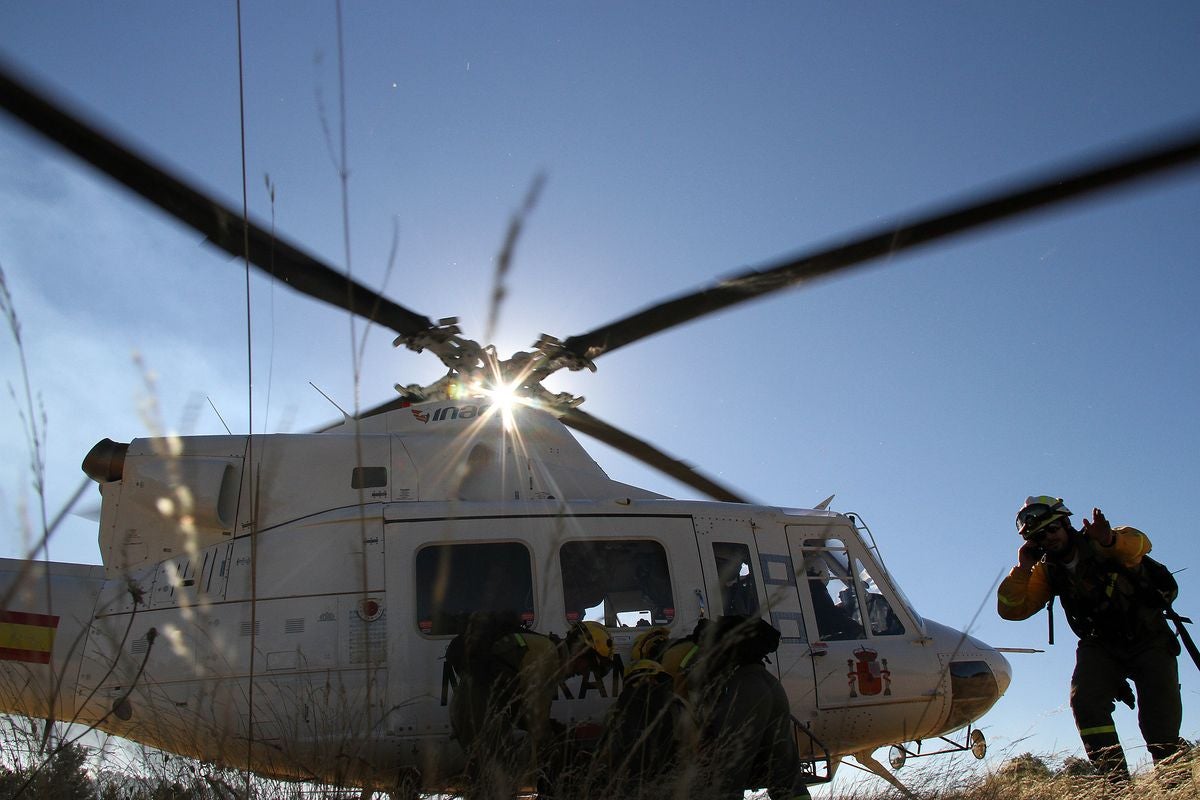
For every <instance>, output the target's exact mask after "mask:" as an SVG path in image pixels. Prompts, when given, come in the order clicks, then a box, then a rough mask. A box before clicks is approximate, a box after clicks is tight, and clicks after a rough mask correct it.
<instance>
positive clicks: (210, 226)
mask: <svg viewBox="0 0 1200 800" xmlns="http://www.w3.org/2000/svg"><path fill="white" fill-rule="evenodd" d="M0 106H3V108H4V109H5V110H6V111H8V112H9V113H10V114H12V115H13V116H14V117H16V118H17V119H19V120H21V121H22V122H24V123H25V124H26V125H28V126H29V127H30V128H32V129H33V130H34V131H36V132H38V133H40V134H41V135H42V136H45V137H46V138H48V139H50V140H51V141H54V142H56V143H57V144H59V145H61V146H62V147H64V148H66V149H67V150H69V151H70V152H72V153H74V154H75V155H76V156H78V157H79V158H81V159H83V160H84V161H86V162H88V163H89V164H91V165H92V166H93V167H95V168H96V169H98V170H100V171H101V172H103V173H104V174H106V175H108V176H109V177H110V178H112V179H114V180H116V181H118V182H120V183H123V184H125V186H126V187H127V188H129V189H131V190H132V191H134V192H135V193H137V194H139V195H141V196H142V197H143V198H145V199H146V200H147V201H149V202H150V203H153V204H154V205H156V206H158V207H159V208H161V209H162V210H163V211H166V212H167V213H168V214H170V215H172V216H174V217H175V218H176V219H178V220H179V221H181V222H183V223H184V224H185V225H188V226H190V227H192V228H194V229H195V230H197V231H198V232H200V233H201V234H202V235H203V236H205V237H206V238H207V239H208V241H210V242H212V243H213V244H214V245H216V246H217V247H219V248H221V249H222V250H224V251H225V252H227V253H229V254H231V255H233V256H236V257H238V258H242V257H243V256H244V257H246V258H247V259H249V261H250V263H251V264H253V265H254V266H256V267H258V268H259V269H261V270H263V271H264V272H267V273H268V274H271V275H273V276H275V277H277V278H280V279H282V280H283V281H285V282H286V283H288V284H289V285H290V286H291V287H292V288H293V289H295V290H296V291H299V292H303V293H304V294H306V295H308V296H310V297H314V298H316V299H317V300H320V301H322V302H325V303H329V304H331V305H334V306H337V307H338V308H342V309H345V310H347V311H350V312H351V313H354V314H358V315H359V316H361V317H364V318H366V319H368V320H372V321H374V322H377V323H379V324H381V325H385V326H387V327H388V328H391V329H392V330H394V331H395V332H397V333H399V334H403V335H406V336H408V335H412V334H416V333H420V332H421V331H424V330H427V329H429V328H431V327H433V323H432V322H431V321H430V320H429V319H427V318H425V317H423V316H421V315H420V314H417V313H415V312H413V311H410V310H408V309H407V308H404V307H403V306H401V305H399V304H397V303H394V302H392V301H391V300H388V299H387V298H385V297H383V296H381V295H380V294H378V293H377V292H375V291H373V290H371V289H369V288H367V287H366V286H363V285H362V284H360V283H358V282H357V281H354V280H352V279H351V278H350V277H349V276H347V275H345V274H343V273H341V272H339V271H337V270H335V269H333V268H332V267H330V266H327V265H326V264H324V263H323V262H321V261H319V260H318V259H316V258H315V257H313V256H311V255H309V254H308V253H305V252H304V251H303V250H301V249H300V248H298V247H296V246H295V245H292V244H289V243H288V242H285V241H284V240H282V239H280V238H279V237H278V236H276V235H273V234H271V233H269V232H268V231H266V230H264V229H263V228H261V227H259V226H258V225H255V224H253V223H246V224H245V225H244V224H243V220H242V215H241V214H240V213H237V212H235V211H232V210H230V209H229V208H226V207H225V206H223V205H221V204H220V203H218V202H217V201H216V200H214V199H212V198H211V197H209V196H207V195H206V194H204V193H203V192H201V191H200V190H198V189H196V188H194V187H192V186H191V185H189V184H187V183H186V182H184V181H183V180H182V179H181V178H179V177H177V176H175V175H172V174H171V173H170V172H168V171H167V170H166V169H165V168H164V167H162V166H159V165H156V164H154V163H152V162H151V161H150V160H149V159H148V158H146V157H144V156H141V155H138V154H137V153H136V152H134V151H133V150H132V149H131V148H130V147H128V146H125V145H123V144H120V143H118V142H117V141H116V140H115V139H114V138H113V137H111V136H109V135H106V134H104V133H101V132H100V131H99V129H98V128H96V127H95V126H94V125H90V124H88V123H86V122H83V121H82V120H81V119H80V118H79V117H78V116H76V115H74V114H71V113H68V112H67V111H66V110H64V107H63V106H62V105H61V104H59V103H56V102H53V101H51V100H49V99H48V98H47V97H46V96H44V95H42V94H39V93H38V92H36V91H35V90H34V89H32V88H31V87H30V86H29V85H28V84H24V83H22V82H21V81H19V80H18V79H17V78H16V76H15V75H14V74H13V71H12V70H11V69H10V68H9V67H8V65H6V64H4V63H2V62H0Z"/></svg>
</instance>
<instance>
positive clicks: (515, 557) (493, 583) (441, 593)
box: [416, 542, 534, 636]
mask: <svg viewBox="0 0 1200 800" xmlns="http://www.w3.org/2000/svg"><path fill="white" fill-rule="evenodd" d="M416 566H417V569H416V572H417V575H416V578H417V581H416V584H417V626H418V627H419V628H420V630H421V632H422V633H425V634H430V635H433V636H441V635H452V634H457V633H461V632H462V628H463V625H464V624H465V622H466V618H467V616H468V615H469V614H470V613H471V612H473V611H490V612H495V613H497V614H504V615H511V616H512V617H514V618H515V619H516V620H519V621H520V622H521V623H522V624H524V625H526V626H529V625H532V624H533V621H534V613H533V611H534V610H533V575H532V572H531V568H530V558H529V550H528V549H527V548H526V547H525V545H523V544H521V543H520V542H481V543H469V544H442V545H431V546H429V547H424V548H422V549H421V550H420V551H419V552H418V553H417V565H416Z"/></svg>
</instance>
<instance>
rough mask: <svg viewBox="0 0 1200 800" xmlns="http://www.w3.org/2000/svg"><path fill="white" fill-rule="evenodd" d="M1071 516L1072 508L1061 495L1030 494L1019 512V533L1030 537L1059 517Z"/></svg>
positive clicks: (1025, 537)
mask: <svg viewBox="0 0 1200 800" xmlns="http://www.w3.org/2000/svg"><path fill="white" fill-rule="evenodd" d="M1069 516H1071V509H1069V508H1067V507H1066V506H1065V505H1063V501H1062V498H1061V497H1051V496H1050V495H1048V494H1039V495H1036V496H1034V495H1030V496H1029V497H1026V498H1025V505H1023V506H1021V510H1020V511H1018V512H1017V533H1019V534H1021V537H1022V538H1024V539H1028V538H1029V537H1030V536H1032V535H1033V534H1035V533H1037V532H1038V531H1039V530H1041V529H1042V528H1044V527H1046V526H1047V525H1049V524H1050V523H1052V522H1054V521H1055V520H1059V519H1066V518H1067V517H1069Z"/></svg>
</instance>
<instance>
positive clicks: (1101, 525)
mask: <svg viewBox="0 0 1200 800" xmlns="http://www.w3.org/2000/svg"><path fill="white" fill-rule="evenodd" d="M1083 532H1084V533H1086V534H1087V535H1088V536H1089V537H1090V538H1091V539H1092V540H1093V541H1095V542H1096V543H1097V544H1101V545H1103V546H1105V547H1110V546H1111V545H1112V543H1113V529H1112V526H1111V525H1109V524H1108V520H1107V519H1105V517H1104V514H1103V513H1102V512H1101V511H1100V509H1098V508H1093V509H1092V520H1091V522H1089V521H1087V520H1086V519H1085V520H1084V521H1083Z"/></svg>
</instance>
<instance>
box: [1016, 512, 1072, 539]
mask: <svg viewBox="0 0 1200 800" xmlns="http://www.w3.org/2000/svg"><path fill="white" fill-rule="evenodd" d="M1062 524H1063V521H1062V518H1061V517H1059V518H1058V519H1054V520H1051V521H1050V522H1047V523H1046V524H1045V525H1043V526H1042V527H1040V528H1038V529H1037V530H1035V531H1030V530H1028V529H1026V532H1025V533H1023V534H1021V535H1022V536H1024V537H1025V541H1027V542H1033V543H1034V544H1041V543H1042V542H1044V541H1045V540H1046V537H1047V536H1049V535H1050V534H1052V533H1054V531H1055V530H1056V529H1057V528H1060V527H1062Z"/></svg>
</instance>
